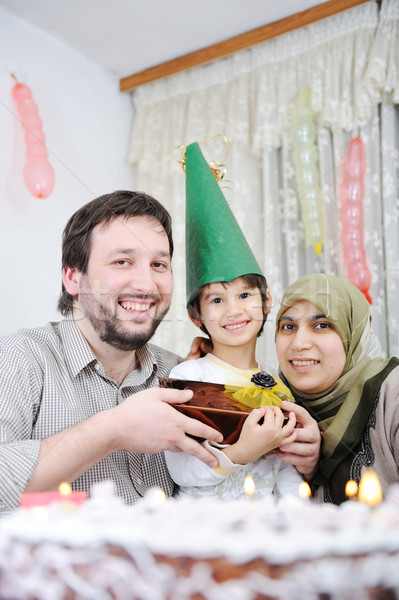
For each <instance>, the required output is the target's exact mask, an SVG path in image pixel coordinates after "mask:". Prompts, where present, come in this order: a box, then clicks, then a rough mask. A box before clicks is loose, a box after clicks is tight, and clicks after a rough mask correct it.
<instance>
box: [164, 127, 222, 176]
mask: <svg viewBox="0 0 399 600" xmlns="http://www.w3.org/2000/svg"><path fill="white" fill-rule="evenodd" d="M218 137H222V138H223V139H224V141H225V144H226V154H225V157H224V159H223V162H221V163H219V162H217V161H216V160H213V161H212V162H210V163H208V164H209V167H210V169H211V171H212V173H213V174H214V176H215V179H216V181H217V182H218V183H219V181H222V179H224V176H225V175H226V173H227V167H226V165H225V164H224V162H225V160H226V158H227V155H228V153H229V142H228V141H227V138H226V136H225V135H223V134H221V133H218V134H217V135H214V136H212V137H209V138H206V139H205V140H201V141H200V142H198V145H199V146H200V145H201V144H205V143H206V142H210V141H211V140H214V139H216V138H218ZM186 148H187V145H182V146H176V148H174V150H173V152H175V151H176V150H181V149H183V156H182V158H181V160H178V159H177V158H175V160H176V161H177V162H178V163H179V165H181V166H182V169H183V172H184V173H185V172H186Z"/></svg>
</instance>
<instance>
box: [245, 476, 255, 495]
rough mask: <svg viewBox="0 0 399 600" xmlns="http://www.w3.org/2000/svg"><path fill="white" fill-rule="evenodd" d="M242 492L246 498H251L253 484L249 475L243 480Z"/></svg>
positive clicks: (253, 489) (253, 488)
mask: <svg viewBox="0 0 399 600" xmlns="http://www.w3.org/2000/svg"><path fill="white" fill-rule="evenodd" d="M244 491H245V494H246V496H247V498H252V496H253V495H254V493H255V482H254V480H253V478H252V477H251V475H247V476H246V477H245V479H244Z"/></svg>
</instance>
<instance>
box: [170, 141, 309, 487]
mask: <svg viewBox="0 0 399 600" xmlns="http://www.w3.org/2000/svg"><path fill="white" fill-rule="evenodd" d="M185 160H186V163H185V166H186V175H187V179H186V270H187V278H186V287H187V306H188V311H189V316H190V318H191V320H192V321H193V323H194V324H195V325H196V326H197V327H199V328H200V329H202V330H203V331H205V332H206V333H207V335H209V337H210V338H211V341H212V344H213V351H212V353H210V354H207V355H206V356H205V357H203V358H200V359H198V360H190V361H186V362H184V363H181V364H180V365H178V366H177V367H175V368H174V369H173V370H172V371H171V373H170V377H172V378H177V379H188V380H195V381H209V382H213V383H222V384H229V385H237V386H243V387H248V386H250V385H251V378H252V376H253V375H254V374H255V373H257V372H260V371H266V372H269V369H267V367H265V366H264V365H260V364H259V363H258V361H257V360H256V356H255V350H256V340H257V337H258V336H259V335H260V334H261V332H262V330H263V326H264V322H265V320H266V317H267V314H268V313H269V312H270V306H271V296H270V292H269V290H268V288H267V284H266V280H265V278H264V276H263V274H262V271H261V270H260V267H259V265H258V263H257V261H256V259H255V257H254V255H253V253H252V251H251V249H250V247H249V245H248V243H247V241H246V240H245V238H244V236H243V233H242V231H241V229H240V228H239V226H238V224H237V222H236V220H235V218H234V216H233V214H232V212H231V210H230V208H229V206H228V204H227V202H226V200H225V198H224V196H223V194H222V192H221V190H220V188H219V186H218V184H217V182H216V179H215V178H214V175H213V173H212V171H211V169H210V167H209V166H208V164H207V163H206V161H205V159H204V157H203V156H202V153H201V150H200V149H199V146H198V144H196V143H195V144H191V145H190V146H188V147H187V149H186V157H185ZM252 385H253V384H252ZM284 418H285V416H284V414H283V412H282V411H281V410H280V408H278V407H276V406H267V407H261V408H257V409H254V410H252V412H251V413H250V415H249V416H248V417H247V419H246V420H245V422H244V425H243V428H242V431H241V434H240V437H239V439H238V441H237V442H236V443H234V444H232V445H230V446H226V445H224V446H223V445H216V444H210V443H209V442H207V441H206V442H204V445H205V446H206V447H207V448H208V449H209V450H210V451H211V452H212V453H213V454H214V455H215V456H216V457H217V458H218V460H219V465H218V467H216V468H214V469H211V468H210V467H207V466H206V465H205V464H204V463H202V462H201V461H199V460H198V459H196V458H194V457H193V456H190V455H187V454H185V453H173V452H165V456H166V461H167V465H168V468H169V471H170V474H171V476H172V478H173V480H174V481H175V482H176V483H177V484H178V485H179V486H180V489H179V492H178V493H179V495H192V496H209V495H212V496H216V497H219V498H223V499H232V498H245V491H244V479H245V477H246V475H251V476H252V478H253V479H254V482H255V490H256V491H255V495H258V496H263V495H267V494H274V495H276V496H277V497H279V496H281V495H284V494H287V493H293V494H297V492H298V487H299V484H300V482H301V481H302V478H301V476H300V475H299V474H298V473H297V471H296V469H295V468H294V467H293V466H291V465H288V464H287V463H284V462H283V461H281V460H280V459H278V458H277V457H276V455H275V454H270V452H272V451H273V450H275V449H276V448H278V447H279V446H280V445H283V444H288V443H290V442H292V441H294V440H295V424H296V420H295V416H294V414H293V413H290V414H289V417H288V421H287V422H286V423H285V424H284ZM266 455H268V456H266Z"/></svg>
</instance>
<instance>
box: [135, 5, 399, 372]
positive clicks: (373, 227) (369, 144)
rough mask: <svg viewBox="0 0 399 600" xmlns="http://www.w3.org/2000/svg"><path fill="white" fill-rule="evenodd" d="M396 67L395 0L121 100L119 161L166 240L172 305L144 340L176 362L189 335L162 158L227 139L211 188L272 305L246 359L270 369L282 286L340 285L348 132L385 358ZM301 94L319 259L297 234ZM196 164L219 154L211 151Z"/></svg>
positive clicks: (394, 264) (395, 172) (398, 275)
mask: <svg viewBox="0 0 399 600" xmlns="http://www.w3.org/2000/svg"><path fill="white" fill-rule="evenodd" d="M398 69H399V3H398V2H397V0H383V1H382V2H381V4H380V7H379V6H378V5H377V3H376V2H369V3H366V4H363V5H361V6H359V7H356V8H353V9H350V10H348V11H345V12H343V13H340V14H338V15H336V16H334V17H331V18H328V19H324V20H323V21H320V22H317V23H314V24H312V25H309V26H307V27H304V28H302V29H299V30H296V31H294V32H292V33H288V34H285V35H282V36H280V37H278V38H275V39H272V40H269V41H266V42H264V43H261V44H258V45H256V46H253V47H250V48H247V49H245V50H242V51H240V52H237V53H235V54H232V55H230V56H228V57H226V58H223V59H220V60H218V61H214V62H213V63H210V64H207V65H204V66H201V67H197V68H195V69H190V70H188V71H185V72H182V73H178V74H176V75H174V76H171V77H169V78H166V79H164V80H159V81H155V82H153V83H149V84H147V85H145V86H142V87H141V88H138V89H137V90H135V91H134V92H133V94H132V99H133V104H134V109H135V112H134V123H133V131H132V138H131V147H130V150H129V153H128V161H129V162H130V163H131V164H132V165H135V167H136V173H137V182H138V185H137V188H138V189H141V190H145V191H146V192H148V193H150V194H152V195H154V196H155V197H156V198H158V199H159V200H160V201H161V202H162V203H163V204H164V205H165V206H166V207H167V208H168V210H169V211H170V213H171V215H172V218H173V224H174V240H175V245H176V250H175V256H174V259H173V271H174V279H175V292H174V300H173V303H172V307H171V310H170V312H169V314H168V315H167V317H166V319H165V322H164V323H163V324H162V325H161V326H160V328H159V330H158V332H157V334H156V336H155V338H154V341H155V342H156V343H158V344H159V345H161V346H163V347H165V348H169V349H171V350H173V351H175V352H177V353H179V354H181V355H186V354H187V351H188V349H189V346H190V343H191V340H192V339H193V337H194V335H197V333H198V331H199V330H197V329H196V328H195V327H194V325H192V324H191V322H190V321H189V319H188V317H187V315H186V309H185V274H184V268H185V261H184V239H185V238H184V232H185V225H184V212H185V211H184V206H185V192H184V187H185V177H184V174H183V172H182V169H181V166H180V165H179V164H178V162H177V161H176V160H174V158H175V157H176V156H177V155H176V153H174V152H173V149H174V148H176V147H177V146H179V145H184V144H189V143H191V142H193V141H200V140H203V139H205V138H208V137H210V136H214V135H217V134H224V135H225V136H226V137H227V138H228V140H229V153H228V156H227V158H226V161H225V162H226V165H227V167H228V173H227V175H226V179H227V180H228V181H226V182H225V183H224V184H223V186H224V187H223V191H224V193H225V196H226V198H227V200H228V201H229V203H230V205H231V208H232V210H233V212H234V214H235V216H236V218H237V220H238V222H239V223H240V225H241V227H242V229H243V231H244V233H245V235H246V237H247V239H248V241H249V242H250V244H251V246H252V248H253V250H254V253H255V255H256V256H257V258H258V260H259V263H260V264H261V266H262V267H263V269H264V272H265V275H266V277H267V280H268V283H269V287H270V290H271V293H272V296H273V300H274V303H273V304H274V306H273V310H272V313H271V315H270V317H269V319H268V323H267V325H266V328H265V333H264V334H263V336H262V337H261V338H260V340H259V345H258V355H259V357H262V359H263V360H266V362H267V363H268V364H269V365H270V366H275V364H276V359H275V351H274V317H275V313H276V311H277V308H278V305H279V301H280V299H281V296H282V293H283V291H284V289H285V288H286V287H287V285H289V284H290V283H291V282H293V281H294V280H295V279H297V278H298V277H299V276H301V275H304V274H306V273H310V272H316V271H317V272H327V273H333V274H336V275H340V276H342V277H347V271H346V266H345V263H344V260H343V251H342V243H341V224H340V216H339V209H340V194H339V187H340V183H341V180H342V175H343V173H342V165H343V160H344V157H345V152H346V149H347V145H348V142H349V140H350V139H351V138H353V137H356V136H360V138H361V139H362V141H363V142H364V145H365V150H366V164H367V169H366V173H365V195H364V198H363V209H364V222H363V234H364V247H365V251H366V255H367V265H368V268H369V269H370V271H371V274H372V285H371V287H370V290H369V292H370V295H371V297H372V301H373V304H372V311H373V322H374V329H375V331H376V333H377V335H378V336H379V338H380V341H381V345H382V347H383V349H384V352H385V354H386V355H392V354H396V355H399V302H398V300H397V298H398V297H399V236H398V221H399V199H398V195H399V194H398V191H399V111H398V106H397V104H398V102H399V72H398ZM303 90H308V91H309V92H310V99H311V106H312V109H313V111H314V115H315V121H316V124H317V140H316V146H317V151H318V175H319V184H320V187H321V191H322V202H323V209H324V225H325V229H326V241H325V243H324V244H323V247H322V252H321V254H320V256H319V255H317V253H316V252H315V250H314V248H313V246H311V245H309V243H308V242H307V240H306V237H305V228H304V224H303V221H302V218H301V206H300V199H299V195H298V190H297V187H296V179H295V164H294V158H293V137H292V121H293V104H294V101H295V98H296V97H297V94H299V93H300V92H301V91H303ZM208 147H209V145H208V146H207V148H208ZM204 153H205V147H204ZM205 155H206V156H207V158H208V160H213V159H215V158H217V157H220V156H222V157H224V148H223V142H215V145H214V146H213V147H212V149H211V150H207V154H206V153H205Z"/></svg>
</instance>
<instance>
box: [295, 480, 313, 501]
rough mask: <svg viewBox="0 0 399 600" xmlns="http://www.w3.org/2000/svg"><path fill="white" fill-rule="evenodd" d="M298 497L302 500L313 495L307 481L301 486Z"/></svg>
mask: <svg viewBox="0 0 399 600" xmlns="http://www.w3.org/2000/svg"><path fill="white" fill-rule="evenodd" d="M298 495H299V496H300V497H301V498H310V496H311V495H312V492H311V490H310V485H309V484H308V482H307V481H302V482H301V483H300V484H299V488H298Z"/></svg>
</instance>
